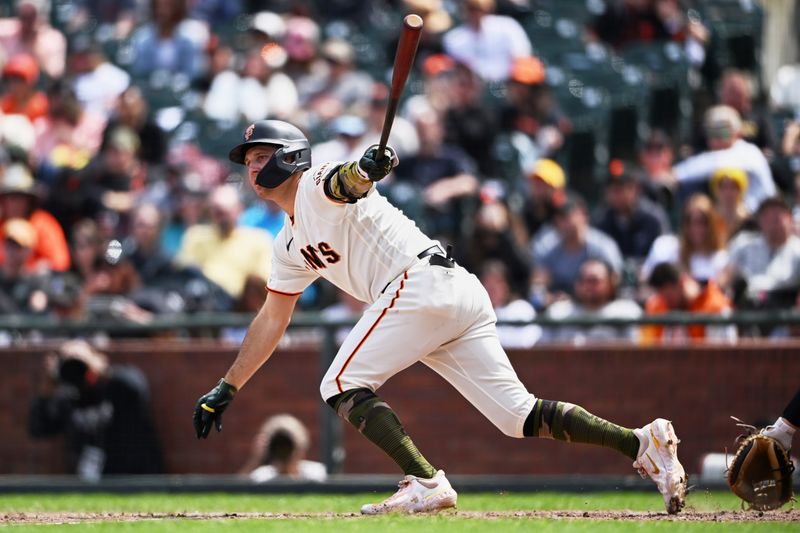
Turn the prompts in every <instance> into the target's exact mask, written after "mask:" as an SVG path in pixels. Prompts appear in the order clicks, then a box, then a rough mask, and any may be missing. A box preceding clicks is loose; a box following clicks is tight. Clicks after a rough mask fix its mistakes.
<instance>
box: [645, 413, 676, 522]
mask: <svg viewBox="0 0 800 533" xmlns="http://www.w3.org/2000/svg"><path fill="white" fill-rule="evenodd" d="M633 432H634V433H635V434H636V436H637V437H639V440H640V441H641V442H642V443H644V446H642V447H640V448H639V450H640V451H641V453H640V454H639V456H638V457H637V459H636V461H634V462H633V467H634V468H636V469H637V470H638V471H639V474H640V475H641V476H642V477H643V478H645V479H646V478H648V477H649V478H650V479H652V480H653V481H655V483H656V486H657V487H658V490H659V491H660V492H661V494H662V496H664V505H665V506H666V508H667V512H668V513H669V514H675V513H677V512H678V511H680V510H681V509H683V506H684V505H685V504H686V488H687V486H688V482H689V479H688V478H687V476H686V472H685V471H684V470H683V466H681V463H680V461H678V443H679V442H680V440H678V437H677V435H675V430H674V429H673V427H672V422H670V421H669V420H664V419H663V418H656V419H655V420H653V421H652V422H650V423H649V424H647V425H646V426H644V427H642V428H639V429H634V430H633Z"/></svg>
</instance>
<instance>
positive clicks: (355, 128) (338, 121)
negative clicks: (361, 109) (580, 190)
mask: <svg viewBox="0 0 800 533" xmlns="http://www.w3.org/2000/svg"><path fill="white" fill-rule="evenodd" d="M330 129H331V131H332V132H333V135H334V137H333V138H332V139H329V140H327V141H323V142H320V143H316V144H314V145H313V146H312V147H311V149H312V153H313V154H314V162H315V163H326V162H339V161H350V160H352V159H353V158H354V157H355V158H358V157H361V154H362V153H364V145H365V144H367V145H368V143H367V138H365V134H366V133H367V123H366V122H365V121H364V119H363V118H361V117H359V116H358V115H342V116H340V117H336V118H335V119H333V120H332V121H331V125H330Z"/></svg>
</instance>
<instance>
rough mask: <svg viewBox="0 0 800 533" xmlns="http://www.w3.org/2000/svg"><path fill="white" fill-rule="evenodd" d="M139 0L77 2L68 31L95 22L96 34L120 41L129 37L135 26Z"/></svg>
mask: <svg viewBox="0 0 800 533" xmlns="http://www.w3.org/2000/svg"><path fill="white" fill-rule="evenodd" d="M141 3H142V2H141V1H140V0H117V1H115V2H108V1H107V0H78V1H77V2H75V6H74V7H75V9H74V11H73V16H72V18H71V20H70V26H69V28H70V30H72V31H76V30H78V29H79V28H86V27H87V26H89V24H90V23H89V21H90V20H92V19H94V20H95V21H96V22H97V25H98V29H97V32H98V34H105V35H108V36H109V37H110V38H111V39H114V40H117V41H122V40H124V39H127V38H128V36H130V33H131V31H132V30H133V28H134V26H135V25H136V15H137V13H136V11H137V7H138V5H139V4H141Z"/></svg>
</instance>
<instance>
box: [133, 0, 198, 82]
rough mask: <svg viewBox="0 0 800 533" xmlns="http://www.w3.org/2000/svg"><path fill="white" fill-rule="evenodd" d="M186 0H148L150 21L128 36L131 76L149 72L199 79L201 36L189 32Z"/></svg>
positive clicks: (150, 73)
mask: <svg viewBox="0 0 800 533" xmlns="http://www.w3.org/2000/svg"><path fill="white" fill-rule="evenodd" d="M187 3H188V2H187V0H150V10H151V13H152V20H151V21H149V22H146V23H145V24H143V25H141V26H139V27H138V28H137V29H136V30H134V32H133V34H132V35H131V45H132V48H133V49H132V54H133V56H132V57H133V62H132V63H131V67H130V68H131V73H132V74H133V76H134V77H137V78H140V79H141V78H145V77H149V76H151V75H153V74H167V75H169V76H174V75H180V76H183V77H184V78H185V79H186V81H187V82H188V81H191V80H194V79H196V78H199V77H200V76H201V75H202V74H203V71H204V69H205V68H206V66H205V64H204V57H203V47H202V46H201V42H202V40H203V39H202V37H197V36H195V35H194V34H193V33H192V27H191V26H190V25H187V24H186V23H185V22H186V21H187V20H188V19H187Z"/></svg>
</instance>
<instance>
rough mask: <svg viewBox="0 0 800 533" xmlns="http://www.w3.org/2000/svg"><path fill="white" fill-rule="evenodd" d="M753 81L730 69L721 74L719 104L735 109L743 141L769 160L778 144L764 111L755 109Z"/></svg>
mask: <svg viewBox="0 0 800 533" xmlns="http://www.w3.org/2000/svg"><path fill="white" fill-rule="evenodd" d="M753 84H754V81H753V80H752V79H751V78H750V77H748V75H747V74H746V73H744V72H742V71H739V70H735V69H730V70H726V71H725V72H723V74H722V78H721V79H720V82H719V86H720V88H719V103H720V104H722V105H727V106H730V107H732V108H733V109H735V110H736V111H737V112H738V113H739V116H740V117H741V119H742V135H741V138H742V139H744V140H745V141H747V142H749V143H751V144H755V145H756V146H758V147H759V148H761V150H762V151H763V152H764V154H765V155H766V156H767V157H768V158H770V157H771V156H772V155H774V152H775V149H776V148H777V146H778V142H777V139H776V136H775V129H774V128H773V127H772V120H771V118H770V116H769V113H767V112H766V111H765V110H763V109H760V108H759V107H757V104H756V103H755V101H754V100H755V98H754V90H753Z"/></svg>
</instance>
